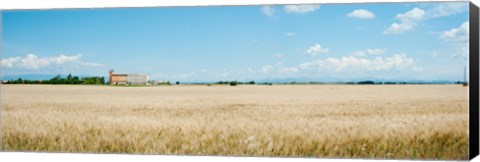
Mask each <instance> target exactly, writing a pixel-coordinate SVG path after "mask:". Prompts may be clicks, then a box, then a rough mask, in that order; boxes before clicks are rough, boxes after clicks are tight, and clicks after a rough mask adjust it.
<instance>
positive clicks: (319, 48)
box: [305, 44, 330, 56]
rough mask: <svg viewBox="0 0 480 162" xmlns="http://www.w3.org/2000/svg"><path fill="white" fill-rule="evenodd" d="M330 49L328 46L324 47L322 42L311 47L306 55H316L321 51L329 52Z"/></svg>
mask: <svg viewBox="0 0 480 162" xmlns="http://www.w3.org/2000/svg"><path fill="white" fill-rule="evenodd" d="M329 52H330V49H328V48H322V46H320V44H315V45H314V46H312V47H310V48H309V49H308V50H307V51H306V52H305V55H309V56H315V55H317V54H319V53H329Z"/></svg>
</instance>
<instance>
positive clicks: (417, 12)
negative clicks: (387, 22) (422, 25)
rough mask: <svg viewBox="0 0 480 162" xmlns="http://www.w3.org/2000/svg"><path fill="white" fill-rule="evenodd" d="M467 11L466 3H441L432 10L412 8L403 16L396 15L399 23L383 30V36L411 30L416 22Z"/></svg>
mask: <svg viewBox="0 0 480 162" xmlns="http://www.w3.org/2000/svg"><path fill="white" fill-rule="evenodd" d="M467 11H468V2H442V3H438V5H435V7H434V8H431V9H428V10H426V11H425V10H422V9H419V8H414V9H412V10H410V11H408V12H406V13H404V14H398V15H397V17H396V19H399V20H400V23H393V24H392V25H391V26H390V27H389V28H388V29H386V30H384V32H383V33H384V34H401V33H403V32H406V31H409V30H411V29H413V28H414V27H415V26H416V25H417V24H418V22H420V21H422V20H426V19H433V18H438V17H445V16H450V15H455V14H459V13H464V12H467Z"/></svg>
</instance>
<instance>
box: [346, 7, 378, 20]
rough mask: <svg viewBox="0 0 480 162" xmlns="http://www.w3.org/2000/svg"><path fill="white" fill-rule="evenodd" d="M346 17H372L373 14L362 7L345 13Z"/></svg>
mask: <svg viewBox="0 0 480 162" xmlns="http://www.w3.org/2000/svg"><path fill="white" fill-rule="evenodd" d="M347 16H348V17H353V18H359V19H373V18H374V17H375V15H374V14H373V13H372V12H370V11H368V10H364V9H358V10H354V11H352V12H350V13H348V14H347Z"/></svg>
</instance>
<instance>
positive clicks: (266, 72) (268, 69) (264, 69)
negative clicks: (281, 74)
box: [260, 65, 273, 74]
mask: <svg viewBox="0 0 480 162" xmlns="http://www.w3.org/2000/svg"><path fill="white" fill-rule="evenodd" d="M271 70H273V66H271V65H265V66H263V67H262V68H261V69H260V71H261V72H262V73H264V74H268V73H269V72H270V71H271Z"/></svg>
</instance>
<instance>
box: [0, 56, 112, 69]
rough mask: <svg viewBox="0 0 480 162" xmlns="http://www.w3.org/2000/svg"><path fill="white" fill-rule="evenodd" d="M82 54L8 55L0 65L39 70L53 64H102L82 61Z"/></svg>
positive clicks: (86, 65) (95, 65)
mask: <svg viewBox="0 0 480 162" xmlns="http://www.w3.org/2000/svg"><path fill="white" fill-rule="evenodd" d="M81 57H82V55H81V54H77V55H72V56H67V55H63V54H61V55H59V56H55V57H42V58H39V57H38V56H36V55H34V54H27V55H26V56H25V57H23V58H22V57H10V58H5V59H2V60H1V63H2V65H1V67H3V68H19V69H28V70H39V69H41V68H45V67H48V66H55V65H79V66H83V67H98V66H103V65H102V64H98V63H91V62H83V61H82V60H81Z"/></svg>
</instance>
